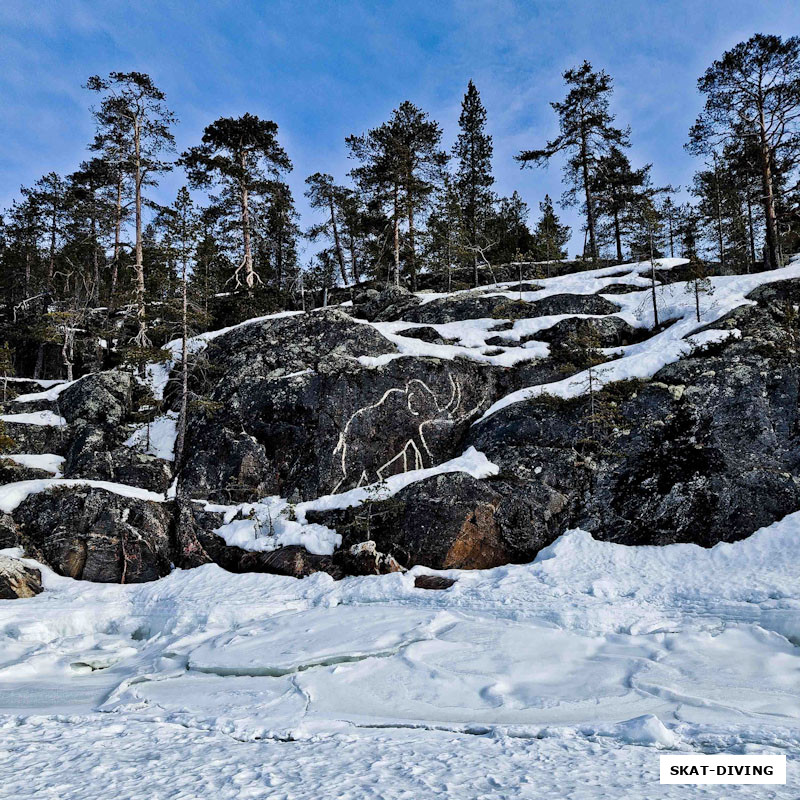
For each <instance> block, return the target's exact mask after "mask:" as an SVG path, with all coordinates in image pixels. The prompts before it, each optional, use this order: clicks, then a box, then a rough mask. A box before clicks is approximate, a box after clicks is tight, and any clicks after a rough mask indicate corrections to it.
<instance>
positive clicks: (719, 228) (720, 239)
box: [714, 153, 725, 272]
mask: <svg viewBox="0 0 800 800" xmlns="http://www.w3.org/2000/svg"><path fill="white" fill-rule="evenodd" d="M714 187H715V189H716V194H717V239H718V243H719V265H720V269H721V270H722V271H723V272H724V271H725V241H724V239H723V236H722V198H721V196H720V192H719V169H718V167H717V154H716V153H714Z"/></svg>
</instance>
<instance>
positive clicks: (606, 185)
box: [594, 145, 651, 262]
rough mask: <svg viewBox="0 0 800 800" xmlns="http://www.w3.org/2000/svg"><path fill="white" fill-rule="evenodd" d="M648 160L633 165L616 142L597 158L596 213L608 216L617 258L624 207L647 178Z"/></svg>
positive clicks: (620, 249) (622, 236)
mask: <svg viewBox="0 0 800 800" xmlns="http://www.w3.org/2000/svg"><path fill="white" fill-rule="evenodd" d="M650 167H651V165H650V164H646V165H645V166H644V167H642V168H641V169H633V167H632V166H631V162H630V159H629V158H628V156H627V155H625V153H624V152H623V151H622V149H621V148H619V147H617V146H615V145H614V146H612V147H610V148H609V150H608V153H607V154H606V155H604V156H601V157H600V158H599V159H598V161H597V167H596V170H595V184H594V193H595V195H596V197H597V213H598V216H605V217H608V218H609V219H610V222H611V227H612V233H613V236H614V244H615V246H616V256H617V261H620V262H621V261H622V240H623V238H624V236H625V235H626V231H625V229H624V221H625V219H626V211H627V210H628V207H629V206H630V204H631V203H633V202H634V201H635V199H636V192H637V191H638V190H639V189H640V188H641V187H642V186H644V185H646V184H648V183H649V180H650Z"/></svg>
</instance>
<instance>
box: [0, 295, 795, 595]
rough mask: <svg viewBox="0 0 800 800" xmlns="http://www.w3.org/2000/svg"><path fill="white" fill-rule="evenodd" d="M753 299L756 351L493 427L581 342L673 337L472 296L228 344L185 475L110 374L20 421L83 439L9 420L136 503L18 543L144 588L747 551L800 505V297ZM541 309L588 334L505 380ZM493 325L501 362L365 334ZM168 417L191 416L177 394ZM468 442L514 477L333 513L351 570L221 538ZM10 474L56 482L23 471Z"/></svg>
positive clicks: (55, 503) (563, 370)
mask: <svg viewBox="0 0 800 800" xmlns="http://www.w3.org/2000/svg"><path fill="white" fill-rule="evenodd" d="M526 290H528V289H526ZM530 290H531V291H533V290H535V288H534V289H530ZM751 299H752V300H753V301H754V304H752V305H748V306H742V307H740V308H737V309H736V310H735V311H733V312H731V313H730V314H728V315H727V316H726V317H724V318H723V319H721V320H718V321H716V322H715V323H714V324H713V326H712V327H713V328H714V329H723V330H730V331H735V332H736V335H735V336H732V337H730V338H728V339H726V340H725V341H724V342H721V343H718V344H711V345H708V346H706V347H703V348H698V349H696V350H695V351H694V352H692V353H691V354H689V355H688V356H687V357H685V358H683V359H681V360H680V361H677V362H676V363H673V364H671V365H669V366H667V367H664V368H663V369H661V370H660V371H659V372H657V373H656V374H655V375H654V376H653V377H652V378H650V379H648V380H641V381H640V380H636V381H622V382H618V383H615V384H611V385H609V386H607V387H606V388H604V389H603V390H602V391H600V392H596V393H594V394H593V396H591V397H589V396H583V397H579V398H576V399H571V400H561V399H558V398H556V397H552V396H548V395H543V396H540V397H539V398H537V399H531V400H527V401H525V402H519V403H515V404H513V405H509V406H507V407H505V408H503V409H501V410H499V411H497V412H496V413H494V414H492V415H491V416H489V417H487V418H486V419H481V417H482V414H483V412H484V411H485V410H486V409H487V408H488V407H489V406H490V405H491V404H492V403H494V402H496V401H497V400H498V399H499V398H501V397H503V396H504V395H506V394H508V393H509V392H511V391H514V390H515V389H518V388H521V387H523V386H531V385H535V384H542V383H547V382H550V381H557V380H560V379H561V378H563V377H564V376H565V375H567V374H571V372H574V371H575V370H576V369H579V368H582V367H580V365H579V364H578V361H579V359H578V356H579V355H580V352H579V351H580V349H581V347H584V344H580V343H581V342H583V343H586V342H588V343H589V345H586V346H591V347H592V348H603V347H605V348H609V350H608V351H606V353H605V355H603V356H601V357H607V358H612V357H614V356H615V355H616V352H617V351H616V350H615V348H620V347H624V346H626V345H628V344H631V343H635V342H640V341H642V340H643V339H644V338H645V337H647V336H648V335H650V332H648V331H645V330H643V329H639V328H633V327H632V326H630V325H629V324H628V323H627V322H625V321H624V320H622V319H620V318H619V317H616V316H610V315H612V314H614V313H616V312H617V311H618V310H619V309H618V306H617V305H616V304H615V303H613V302H612V301H611V300H609V299H607V298H605V297H603V296H600V295H597V294H589V295H573V294H559V295H552V296H550V297H545V298H542V299H539V300H536V301H534V302H523V301H520V300H519V299H516V298H509V297H508V296H503V295H500V294H496V293H491V292H467V293H463V294H458V295H455V296H448V297H437V298H436V299H433V300H431V301H430V302H422V301H421V299H420V297H418V296H415V295H411V294H409V293H408V292H405V291H402V290H395V289H390V290H386V291H383V292H378V291H375V290H370V291H367V292H362V293H360V294H358V295H356V297H355V301H354V305H353V306H352V308H348V309H347V310H345V309H343V308H331V309H326V310H323V311H318V312H314V313H310V314H286V315H283V316H278V317H274V318H270V319H265V320H262V321H259V322H253V323H249V324H246V325H241V326H237V327H235V328H233V329H231V330H228V331H227V332H224V333H222V334H220V335H218V336H216V337H214V338H210V341H208V346H207V347H206V349H205V351H204V352H203V353H202V365H201V366H195V368H194V371H193V374H192V389H193V391H194V392H196V394H197V395H199V396H202V397H203V398H204V402H203V404H198V405H197V406H193V407H192V410H191V414H190V417H189V424H188V431H187V442H186V452H185V458H184V460H183V462H182V463H181V464H178V465H175V464H173V463H172V462H168V461H165V460H164V459H161V458H157V457H155V456H152V455H148V454H145V453H141V452H138V451H136V450H134V449H131V448H129V447H126V446H125V445H124V442H125V440H126V439H127V437H128V435H129V434H130V432H131V430H132V429H133V425H134V424H135V423H136V421H137V419H138V417H137V413H138V412H139V411H140V410H141V409H140V408H137V401H136V399H135V398H136V392H137V386H138V384H137V381H136V380H135V379H133V378H132V377H131V376H130V375H128V374H126V373H122V372H119V371H111V372H103V373H97V374H95V375H89V376H86V377H84V378H82V379H80V380H79V381H77V382H76V383H74V384H73V385H72V386H70V387H68V388H67V389H65V390H64V391H62V392H61V394H60V396H59V397H58V398H57V400H56V401H47V400H44V401H43V400H38V401H33V403H34V404H35V407H34V405H30V406H28V407H26V408H25V409H22V408H20V409H15V410H17V411H22V410H28V411H32V410H42V411H52V412H53V413H54V414H58V415H59V416H62V417H63V418H64V420H65V422H66V424H65V425H64V426H61V427H48V426H35V425H18V424H16V423H13V422H12V423H8V424H7V425H6V433H7V434H9V435H11V436H12V437H14V438H16V437H17V436H19V441H17V443H16V444H15V446H14V449H16V450H17V452H24V453H55V454H60V455H63V456H64V457H65V462H64V466H63V471H64V476H65V477H66V478H73V479H81V480H94V481H98V480H99V481H108V482H111V483H115V484H118V485H122V486H123V489H125V487H128V489H130V488H131V487H133V489H134V490H135V491H127V489H126V490H125V491H116V492H115V491H106V490H104V489H102V488H98V487H91V486H86V485H80V486H62V487H58V488H49V489H46V490H44V491H38V493H34V494H31V495H30V496H29V497H28V498H27V499H26V500H24V501H23V502H22V503H21V504H20V505H19V506H18V508H16V509H15V510H14V511H13V512H12V514H10V515H3V516H0V547H16V546H20V545H21V546H23V547H24V548H25V550H26V552H27V553H28V554H30V555H32V556H33V557H36V558H39V559H41V560H42V561H43V562H44V563H46V564H48V565H49V566H50V567H52V568H53V569H54V570H56V571H57V572H59V573H60V574H63V575H69V576H72V577H76V578H81V579H85V580H94V581H101V582H137V581H146V580H153V579H156V578H158V577H160V576H162V575H165V574H166V573H167V572H168V571H169V570H170V569H171V568H172V566H173V565H177V566H179V567H182V568H193V567H202V566H203V565H204V564H209V563H212V562H213V563H216V564H218V565H219V566H221V567H223V568H225V569H228V570H230V571H234V572H243V571H260V572H273V573H278V574H282V575H293V576H296V577H304V576H307V575H310V574H312V573H314V572H319V571H324V572H327V573H329V574H330V575H332V576H334V577H337V578H338V577H342V576H344V575H373V574H383V573H387V572H392V571H398V570H405V569H409V568H411V567H414V566H417V565H423V566H428V567H432V568H437V569H450V568H462V569H478V568H487V567H494V566H498V565H502V564H506V563H511V562H527V561H530V560H532V559H533V558H534V557H535V556H536V554H537V553H538V552H539V551H540V550H541V549H542V548H543V547H546V546H547V545H549V544H550V543H551V542H552V541H553V540H554V539H556V538H557V537H558V536H560V535H561V534H562V533H564V531H566V530H569V529H570V528H574V527H582V528H584V529H585V530H588V531H590V532H591V533H592V534H593V535H594V536H595V537H597V538H599V539H605V540H608V541H614V542H619V543H623V544H630V545H641V544H651V545H661V544H668V543H672V542H695V543H697V544H700V545H703V546H710V545H713V544H715V543H717V542H721V541H734V540H736V539H740V538H743V537H745V536H748V535H750V534H751V533H753V532H754V531H755V530H757V529H758V528H760V527H762V526H764V525H768V524H770V523H771V522H774V521H775V520H777V519H779V518H781V517H782V516H784V515H786V514H787V513H790V512H793V511H796V510H798V509H800V416H799V415H798V408H799V406H800V328H799V327H798V325H797V321H796V313H795V310H794V309H795V307H796V305H797V304H798V302H800V281H784V282H778V283H774V284H771V285H769V286H764V287H762V288H760V289H758V290H756V291H755V292H753V293H752V294H751ZM348 312H352V315H351V314H350V313H348ZM536 315H544V316H548V317H552V316H556V317H561V315H579V316H568V317H567V318H559V319H555V320H549V321H548V324H549V327H545V328H544V329H543V330H536V328H535V327H534V328H533V330H534V331H535V333H532V334H530V337H531V338H532V337H533V336H535V337H536V338H537V339H538V340H540V341H542V342H546V343H547V344H548V345H549V351H550V355H549V356H548V357H542V358H539V359H536V360H528V361H522V362H520V363H519V364H516V365H514V366H511V367H505V366H498V364H497V363H486V362H487V358H486V352H485V351H486V350H488V348H489V347H506V346H508V347H512V346H518V347H520V346H524V345H525V343H526V342H525V340H523V341H521V342H516V343H514V345H512V343H511V341H510V340H506V339H504V338H503V335H502V334H503V333H504V332H508V331H510V330H511V328H512V324H513V321H514V320H516V319H527V318H530V317H533V316H536ZM486 318H491V319H496V320H498V324H497V326H496V327H494V328H493V329H492V331H493V333H494V331H497V333H496V334H495V337H496V338H493V339H492V341H491V342H487V346H485V347H484V348H483V350H480V351H479V352H480V355H481V358H466V357H460V356H459V357H455V358H441V357H433V356H409V355H405V354H402V353H400V352H399V350H398V348H397V347H396V346H395V344H393V343H392V342H391V341H389V339H387V338H386V337H384V336H383V335H382V334H381V333H380V332H379V330H378V329H376V327H374V326H372V325H369V324H367V323H365V322H364V320H366V319H372V320H400V319H402V320H403V321H404V322H409V323H417V326H409V327H408V328H407V329H403V328H400V327H398V328H397V330H400V331H401V333H402V335H405V336H406V337H407V338H408V339H409V341H411V342H416V343H417V344H419V345H421V344H422V343H424V342H428V343H433V344H442V343H452V341H453V340H446V339H445V338H443V337H442V336H441V334H440V333H439V332H438V331H437V329H436V328H434V327H431V326H435V325H439V324H443V323H447V322H452V321H455V320H475V319H486ZM576 343H577V344H576ZM542 349H544V348H540V351H541V350H542ZM198 363H199V359H198ZM592 363H594V362H592ZM20 405H21V406H24V405H25V404H20ZM165 405H166V406H167V407H170V406H171V407H172V409H173V410H174V409H175V398H174V397H172V396H170V394H169V392H168V393H167V397H166V400H165ZM468 447H474V448H475V449H476V450H478V451H480V452H482V453H483V454H484V455H485V456H486V458H487V459H489V460H490V461H491V462H493V463H494V464H495V465H497V467H498V470H499V471H498V474H496V475H494V476H493V477H490V478H481V479H479V478H475V477H472V476H471V475H469V474H467V473H463V472H449V473H440V474H431V473H427V474H426V475H427V476H424V477H423V478H422V479H418V480H415V481H413V482H410V483H409V485H407V486H405V488H402V489H400V490H399V491H398V492H396V493H395V494H393V495H392V496H390V497H386V496H385V493H384V494H382V493H381V492H380V491H375V492H374V493H373V494H370V495H368V496H367V497H366V498H361V501H360V502H355V504H354V505H352V506H351V507H349V508H346V509H339V510H327V511H321V510H319V511H309V512H308V514H307V521H308V522H311V523H319V524H323V525H326V526H328V527H329V528H331V529H335V531H336V532H338V533H339V534H340V535H341V537H342V543H341V546H340V547H339V548H338V549H337V550H336V552H334V553H333V554H331V555H319V554H315V553H311V552H309V551H308V550H306V549H305V548H304V547H302V546H300V545H297V544H290V545H287V546H283V547H279V546H276V549H273V550H268V551H259V552H252V551H248V550H245V549H242V548H241V547H236V546H233V545H228V544H226V542H225V541H224V540H223V539H222V538H221V537H220V536H219V535H217V534H216V533H215V531H216V529H217V528H218V527H219V526H220V525H221V524H222V523H223V516H224V514H223V512H224V511H225V509H224V508H223V509H222V510H219V508H217V507H215V506H214V505H213V504H226V505H228V506H231V505H236V504H240V503H252V502H255V501H258V500H261V499H263V498H266V497H270V496H279V497H283V498H290V499H291V502H292V503H293V504H296V503H299V502H302V501H305V500H312V499H315V498H319V497H321V496H325V495H330V494H337V493H341V492H345V491H348V490H352V489H356V488H359V487H363V486H365V485H377V486H378V487H382V486H383V485H384V484H383V482H384V481H385V479H387V478H390V477H392V476H395V475H400V474H401V473H405V472H408V471H411V470H420V469H429V468H432V467H436V466H438V465H441V464H442V463H443V462H446V461H448V460H450V459H453V458H456V457H458V456H460V455H461V454H462V453H464V452H465V450H467V448H468ZM0 476H2V478H3V480H4V482H6V483H10V482H13V481H18V480H38V479H40V478H45V477H49V475H47V474H45V473H43V472H42V471H35V470H31V469H30V468H27V467H20V466H19V465H16V466H15V465H14V464H12V463H6V462H0ZM168 489H169V490H170V493H169V495H167V491H168ZM141 490H149V491H150V492H156V493H158V494H159V495H161V496H162V498H163V500H162V501H160V502H156V500H154V499H152V498H150V499H145V497H146V495H143V494H142V492H141ZM137 493H138V496H126V494H127V495H131V494H133V495H137ZM195 501H203V502H195ZM209 501H210V503H211V505H208V502H209ZM215 508H216V510H215ZM328 508H330V505H328ZM234 511H235V509H234ZM289 541H291V540H289Z"/></svg>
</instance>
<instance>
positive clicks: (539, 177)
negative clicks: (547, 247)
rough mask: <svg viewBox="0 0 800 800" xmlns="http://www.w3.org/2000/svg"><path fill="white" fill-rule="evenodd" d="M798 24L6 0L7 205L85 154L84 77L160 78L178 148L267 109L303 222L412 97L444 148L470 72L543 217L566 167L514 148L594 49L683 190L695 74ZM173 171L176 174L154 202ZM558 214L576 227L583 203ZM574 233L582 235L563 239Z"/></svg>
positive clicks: (432, 1)
mask: <svg viewBox="0 0 800 800" xmlns="http://www.w3.org/2000/svg"><path fill="white" fill-rule="evenodd" d="M798 31H800V3H798V2H797V0H706V1H705V2H703V0H694V2H685V0H669V1H667V0H640V1H639V2H633V1H632V0H606V1H605V2H602V1H599V2H598V1H595V2H588V1H587V0H561V1H560V2H555V1H554V0H553V1H551V0H528V2H522V1H521V0H516V1H513V0H491V1H489V2H483V1H482V0H480V1H479V0H466V1H465V2H449V1H448V0H426V1H425V2H420V1H419V0H405V2H351V1H349V0H340V1H339V2H303V0H296V1H295V2H283V1H282V0H281V1H277V2H255V1H254V0H239V1H238V2H225V1H223V0H202V2H188V1H187V0H184V1H183V2H175V1H174V0H173V1H172V2H170V1H169V0H166V1H165V0H161V2H152V1H151V0H139V1H138V2H135V3H128V2H119V1H118V2H101V1H100V0H92V1H89V0H85V1H84V2H81V0H58V1H57V2H53V1H52V0H40V2H32V0H2V3H0V100H2V112H1V113H0V142H1V143H2V145H0V205H2V206H5V205H7V204H8V203H9V202H10V200H11V199H12V198H13V197H14V196H15V194H16V192H17V190H18V188H19V185H20V184H30V183H32V182H33V181H34V180H36V178H37V177H39V176H40V175H42V174H43V173H45V172H48V171H50V170H56V171H58V172H64V173H66V172H70V171H72V170H73V169H74V168H75V167H76V166H77V164H78V162H79V161H80V160H81V159H82V158H83V157H84V156H85V146H86V143H87V142H89V141H90V140H91V138H92V133H93V129H92V120H91V117H90V114H89V111H88V106H89V104H90V103H91V102H92V98H91V97H90V95H89V93H88V92H87V91H86V90H84V89H82V88H81V86H82V84H83V83H85V81H86V78H87V77H88V76H89V75H91V74H93V73H101V74H102V73H107V72H109V71H111V70H121V71H129V70H139V71H143V72H148V73H150V74H151V75H152V77H153V79H154V80H155V82H156V83H157V84H158V85H159V86H160V87H161V88H162V89H163V90H164V91H165V92H166V94H167V98H168V102H169V104H170V106H171V107H172V108H173V109H174V111H175V112H176V114H177V116H178V118H179V119H180V124H179V126H178V127H177V129H176V136H177V142H178V148H179V149H183V148H185V147H187V146H189V145H192V144H195V143H197V142H198V141H199V138H200V136H201V134H202V130H203V127H204V126H205V125H206V124H208V123H209V122H210V121H212V120H214V119H216V118H217V117H220V116H230V115H239V114H241V113H244V112H245V111H249V112H251V113H254V114H257V115H258V116H261V117H265V118H269V119H273V120H275V121H276V122H277V123H278V125H279V128H280V139H281V142H282V143H283V145H284V147H285V148H286V150H287V151H288V153H289V155H290V157H291V158H292V160H293V162H294V166H295V169H294V172H293V173H292V176H291V178H290V183H291V185H292V188H293V190H294V193H295V199H296V201H297V203H298V207H299V209H300V211H301V212H302V213H303V224H304V225H308V224H309V223H310V222H311V219H312V218H311V217H310V216H309V214H308V211H307V208H306V206H305V203H304V200H303V198H302V192H303V181H304V179H305V177H306V176H307V175H310V174H311V173H313V172H316V171H324V172H330V173H332V174H333V175H334V176H336V178H337V179H338V180H344V178H345V173H346V172H347V170H348V169H349V168H350V166H351V162H349V161H348V159H347V155H346V149H345V146H344V138H345V136H347V135H348V134H350V133H359V132H362V131H364V130H366V129H368V128H369V127H372V126H374V125H376V124H378V123H380V122H382V121H383V120H384V119H385V118H386V117H387V116H388V114H389V113H390V112H391V110H392V108H394V107H395V106H397V104H398V103H400V102H401V101H403V100H406V99H408V100H411V101H412V102H414V103H416V104H418V105H420V106H422V107H423V108H424V109H426V110H427V111H428V112H429V113H430V114H431V116H432V117H433V118H435V119H436V120H438V121H439V122H440V123H441V125H442V127H443V129H444V136H445V142H446V143H447V145H448V147H449V146H450V144H451V143H452V141H453V139H454V137H455V135H456V133H457V120H458V113H459V108H460V102H461V97H462V95H463V92H464V89H465V88H466V84H467V81H468V80H469V79H470V78H472V79H473V80H474V81H475V83H476V85H477V86H478V89H479V90H480V91H481V95H482V98H483V101H484V104H485V105H486V107H487V110H488V114H489V130H490V132H491V133H492V135H493V136H494V144H495V156H494V170H495V176H496V179H497V185H496V188H497V190H498V191H499V192H501V193H503V194H510V193H511V192H512V191H513V190H514V189H517V190H518V191H519V192H520V194H521V195H522V197H523V199H525V200H526V201H527V202H528V204H529V205H530V206H531V209H532V217H534V218H535V216H536V213H537V211H538V209H537V204H538V202H539V201H540V200H541V199H542V197H543V196H544V194H545V193H546V192H549V193H550V194H551V195H552V196H553V197H555V198H558V197H560V195H561V191H562V186H561V171H560V168H559V166H558V165H555V164H554V165H552V166H551V167H550V168H549V169H547V170H524V171H520V170H519V167H518V165H517V164H516V163H515V162H514V161H513V156H514V154H516V153H517V152H519V151H520V150H521V149H523V148H527V147H536V146H539V145H541V144H542V143H543V142H544V141H545V140H546V139H547V138H548V137H550V136H552V135H553V134H554V133H555V132H556V120H555V115H554V114H553V112H552V110H551V109H550V107H549V105H548V103H549V101H551V100H557V99H560V97H561V96H562V94H563V89H562V81H561V72H562V71H563V70H564V69H565V68H567V67H570V66H572V65H575V64H578V63H580V62H581V61H582V60H583V59H584V58H585V59H588V60H590V61H591V62H592V64H593V65H594V66H595V67H598V68H603V69H605V70H606V71H607V72H609V73H610V74H611V75H612V77H613V78H614V81H615V86H616V90H615V93H614V98H613V101H612V106H613V110H614V111H615V113H616V114H617V119H618V121H619V122H620V123H621V124H623V125H624V124H630V125H631V127H632V141H633V149H632V159H633V161H634V163H637V164H638V163H642V162H652V163H653V165H654V167H653V174H654V177H655V179H656V180H657V181H659V182H671V183H673V184H681V185H683V186H685V185H686V184H687V183H688V182H689V181H690V179H691V174H692V172H693V170H694V168H695V166H696V164H695V162H694V161H693V159H691V158H690V157H689V156H688V155H687V154H686V153H685V152H684V151H683V143H684V142H685V140H686V133H687V130H688V127H689V125H690V124H691V123H692V122H693V120H694V118H695V116H696V114H697V112H698V110H699V108H700V105H701V98H700V96H699V95H698V93H697V91H696V88H695V86H696V81H697V78H698V77H699V75H700V74H701V73H702V72H703V70H704V69H705V68H706V67H707V66H708V65H709V64H710V63H711V61H712V60H713V59H714V58H716V57H717V56H719V55H720V54H721V53H722V52H723V51H724V50H725V49H726V48H728V47H730V46H731V45H733V44H735V43H736V42H738V41H740V40H742V39H745V38H747V37H749V36H750V35H752V34H753V33H755V32H764V33H777V34H781V35H784V36H786V35H792V34H794V33H797V32H798ZM181 182H182V176H180V175H177V174H176V175H172V176H170V177H168V178H167V179H166V180H165V181H164V182H163V186H162V187H161V188H160V189H159V191H158V199H159V200H162V201H166V200H168V199H171V197H172V196H174V192H175V190H176V189H177V188H178V186H179V185H180V184H181ZM563 216H564V218H565V219H567V221H569V222H570V223H571V224H573V225H575V228H576V230H577V228H578V224H579V223H578V222H577V220H576V217H575V213H574V211H572V210H569V211H565V212H564V215H563ZM581 243H582V235H574V236H573V243H572V246H571V248H570V250H571V251H576V250H577V249H578V248H579V246H580V244H581Z"/></svg>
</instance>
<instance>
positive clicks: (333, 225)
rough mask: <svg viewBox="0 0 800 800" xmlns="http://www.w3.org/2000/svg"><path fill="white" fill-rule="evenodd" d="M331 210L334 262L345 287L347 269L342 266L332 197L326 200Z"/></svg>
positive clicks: (340, 245)
mask: <svg viewBox="0 0 800 800" xmlns="http://www.w3.org/2000/svg"><path fill="white" fill-rule="evenodd" d="M328 201H329V204H330V210H331V227H332V228H333V243H334V247H335V248H336V260H337V261H338V262H339V272H341V274H342V283H343V284H344V285H345V286H347V269H346V268H345V265H344V253H343V252H342V243H341V242H340V241H339V226H338V225H337V224H336V207H335V206H334V204H333V195H332V194H331V195H330V197H329V198H328Z"/></svg>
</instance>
